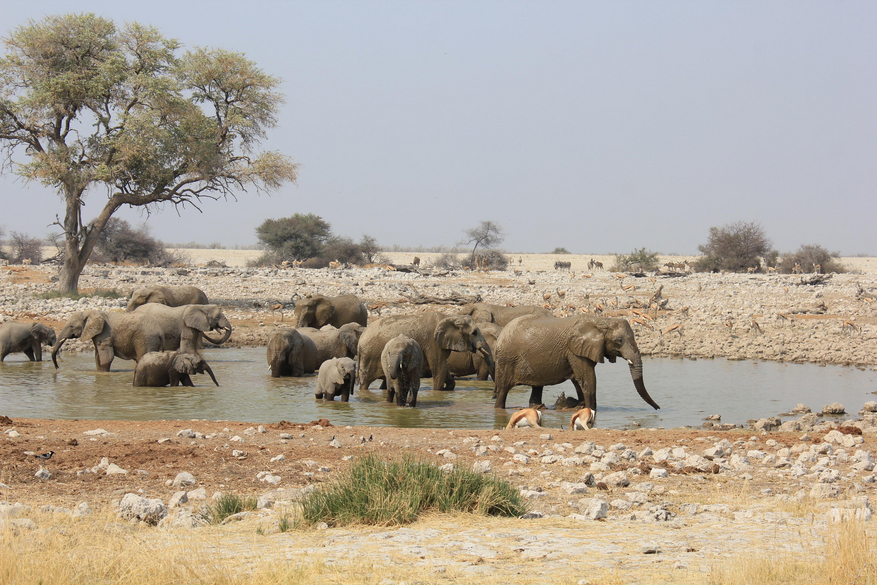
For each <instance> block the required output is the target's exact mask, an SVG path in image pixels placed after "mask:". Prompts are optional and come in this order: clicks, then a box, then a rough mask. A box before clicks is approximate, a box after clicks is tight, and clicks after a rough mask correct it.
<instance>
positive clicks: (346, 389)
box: [341, 378, 353, 402]
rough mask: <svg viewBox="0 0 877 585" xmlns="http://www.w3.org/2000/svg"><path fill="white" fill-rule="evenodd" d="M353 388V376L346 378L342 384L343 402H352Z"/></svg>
mask: <svg viewBox="0 0 877 585" xmlns="http://www.w3.org/2000/svg"><path fill="white" fill-rule="evenodd" d="M352 390H353V378H351V379H349V380H344V385H342V386H341V402H350V393H351V391H352Z"/></svg>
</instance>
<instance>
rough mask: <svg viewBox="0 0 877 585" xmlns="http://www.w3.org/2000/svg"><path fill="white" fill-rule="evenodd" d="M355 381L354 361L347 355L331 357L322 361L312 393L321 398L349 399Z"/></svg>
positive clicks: (342, 400)
mask: <svg viewBox="0 0 877 585" xmlns="http://www.w3.org/2000/svg"><path fill="white" fill-rule="evenodd" d="M355 382H356V362H355V361H353V360H352V359H350V358H348V357H343V358H332V359H330V360H329V361H326V362H323V364H322V365H321V366H320V373H319V374H317V387H316V390H315V391H314V394H315V395H316V397H317V398H322V399H323V400H334V399H335V397H336V396H340V397H341V402H347V401H348V400H350V395H351V394H353V385H354V383H355Z"/></svg>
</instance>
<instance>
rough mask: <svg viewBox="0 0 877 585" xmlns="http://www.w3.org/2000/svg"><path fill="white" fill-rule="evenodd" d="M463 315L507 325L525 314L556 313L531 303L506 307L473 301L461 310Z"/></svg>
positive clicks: (502, 325)
mask: <svg viewBox="0 0 877 585" xmlns="http://www.w3.org/2000/svg"><path fill="white" fill-rule="evenodd" d="M460 314H461V315H469V316H471V317H472V318H473V319H475V321H477V322H478V323H496V324H497V325H499V326H500V327H505V326H506V325H508V324H509V323H511V322H512V319H517V318H518V317H522V316H524V315H536V316H537V317H553V316H554V314H553V313H552V312H551V311H549V310H548V309H545V308H542V307H536V306H530V305H522V306H520V307H505V306H503V305H491V304H489V303H473V304H471V305H466V306H465V307H463V310H462V311H460Z"/></svg>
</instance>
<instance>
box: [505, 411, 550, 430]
mask: <svg viewBox="0 0 877 585" xmlns="http://www.w3.org/2000/svg"><path fill="white" fill-rule="evenodd" d="M541 425H542V413H541V412H540V411H539V410H537V409H535V408H524V409H522V410H519V411H517V412H516V413H514V414H513V415H512V418H511V419H510V420H509V424H507V425H506V426H505V428H506V429H521V428H526V427H532V428H534V429H541V428H542V426H541Z"/></svg>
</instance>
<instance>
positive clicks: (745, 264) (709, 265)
mask: <svg viewBox="0 0 877 585" xmlns="http://www.w3.org/2000/svg"><path fill="white" fill-rule="evenodd" d="M698 250H700V252H701V253H702V254H703V257H702V258H700V259H699V260H698V261H697V262H696V263H695V268H696V269H697V270H699V271H702V272H705V271H713V272H717V271H720V270H727V271H729V272H746V271H747V269H749V268H755V269H757V270H758V269H760V268H761V258H762V257H764V256H768V255H770V254H771V242H770V240H769V239H768V238H767V235H766V234H765V233H764V229H763V228H762V227H761V225H760V224H759V223H757V222H745V221H738V222H736V223H731V224H728V225H725V226H722V227H721V228H716V227H711V228H710V235H709V239H708V240H707V243H706V244H703V245H700V246H698Z"/></svg>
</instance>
